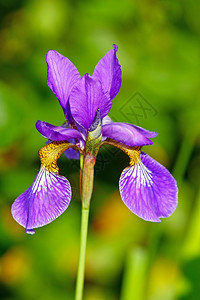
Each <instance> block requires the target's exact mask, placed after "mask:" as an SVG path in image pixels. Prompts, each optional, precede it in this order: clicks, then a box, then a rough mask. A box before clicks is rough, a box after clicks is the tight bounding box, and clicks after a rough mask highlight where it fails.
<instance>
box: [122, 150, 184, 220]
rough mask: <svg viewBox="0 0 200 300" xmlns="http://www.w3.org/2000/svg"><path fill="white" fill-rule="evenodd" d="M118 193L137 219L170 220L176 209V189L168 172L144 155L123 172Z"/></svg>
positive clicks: (173, 180)
mask: <svg viewBox="0 0 200 300" xmlns="http://www.w3.org/2000/svg"><path fill="white" fill-rule="evenodd" d="M119 189H120V194H121V197H122V200H123V202H124V203H125V205H126V206H127V207H128V208H129V209H130V210H131V211H132V212H133V213H134V214H136V215H137V216H138V217H140V218H142V219H144V220H146V221H151V222H160V218H166V217H169V216H170V215H171V214H172V213H173V212H174V210H175V209H176V206H177V194H178V189H177V185H176V181H175V179H174V178H173V176H172V175H171V174H170V172H169V171H168V170H167V169H166V168H165V167H164V166H162V165H161V164H159V163H158V162H157V161H155V160H154V159H152V158H151V157H150V156H148V155H147V154H145V153H141V160H139V161H138V162H137V163H136V164H135V165H133V166H130V167H128V168H126V169H125V170H124V171H123V172H122V175H121V177H120V181H119Z"/></svg>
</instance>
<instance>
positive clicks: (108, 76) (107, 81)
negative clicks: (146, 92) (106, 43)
mask: <svg viewBox="0 0 200 300" xmlns="http://www.w3.org/2000/svg"><path fill="white" fill-rule="evenodd" d="M113 48H114V49H112V50H110V51H108V52H107V53H106V55H105V56H104V57H103V58H102V59H101V60H100V61H99V62H98V64H97V65H96V67H95V69H94V73H93V75H92V78H94V79H97V80H99V81H100V82H101V83H102V86H103V89H104V90H105V91H106V93H108V95H109V96H110V99H111V100H112V99H113V98H114V97H115V96H116V95H117V94H118V92H119V90H120V87H121V81H122V71H121V66H120V64H119V61H118V59H117V55H116V52H117V49H118V47H117V46H116V45H113Z"/></svg>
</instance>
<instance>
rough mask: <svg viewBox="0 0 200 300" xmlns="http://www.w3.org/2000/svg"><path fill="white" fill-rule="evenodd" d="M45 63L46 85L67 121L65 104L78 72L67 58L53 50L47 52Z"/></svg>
mask: <svg viewBox="0 0 200 300" xmlns="http://www.w3.org/2000/svg"><path fill="white" fill-rule="evenodd" d="M46 62H47V84H48V86H49V87H50V89H51V90H52V91H53V93H54V94H55V95H56V97H57V98H58V100H59V102H60V105H61V106H62V108H63V111H64V113H65V115H66V118H67V119H69V118H70V116H68V114H69V108H68V107H67V103H68V99H69V95H70V92H71V90H72V88H73V86H74V85H75V84H76V83H77V81H78V80H79V79H80V75H79V72H78V70H77V69H76V67H75V66H74V65H73V64H72V62H71V61H70V60H69V59H68V58H66V57H64V56H63V55H61V54H60V53H58V52H56V51H54V50H49V51H48V52H47V56H46Z"/></svg>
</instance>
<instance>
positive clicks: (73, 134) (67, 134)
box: [36, 120, 82, 141]
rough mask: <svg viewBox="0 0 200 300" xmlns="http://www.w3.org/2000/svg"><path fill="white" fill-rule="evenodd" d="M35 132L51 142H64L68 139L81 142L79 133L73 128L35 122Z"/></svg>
mask: <svg viewBox="0 0 200 300" xmlns="http://www.w3.org/2000/svg"><path fill="white" fill-rule="evenodd" d="M36 128H37V130H38V131H39V132H40V133H41V134H42V135H43V136H44V137H46V138H47V139H49V140H51V141H64V140H67V141H69V139H73V138H74V139H79V140H82V135H81V133H80V132H79V131H78V130H76V129H73V128H65V127H63V126H54V125H51V124H49V123H46V122H44V121H39V120H38V121H37V123H36Z"/></svg>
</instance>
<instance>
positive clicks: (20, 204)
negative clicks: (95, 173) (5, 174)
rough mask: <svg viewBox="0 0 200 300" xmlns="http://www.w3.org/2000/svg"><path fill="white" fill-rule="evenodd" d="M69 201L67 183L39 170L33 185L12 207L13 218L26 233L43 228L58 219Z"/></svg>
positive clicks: (68, 185) (57, 176) (44, 170)
mask: <svg viewBox="0 0 200 300" xmlns="http://www.w3.org/2000/svg"><path fill="white" fill-rule="evenodd" d="M70 200H71V187H70V184H69V181H68V180H67V179H66V178H65V177H64V176H60V175H58V174H56V173H53V172H50V171H48V170H46V169H45V168H44V167H43V168H41V169H40V171H39V173H38V175H37V176H36V178H35V180H34V182H33V184H32V185H31V186H30V188H29V189H27V190H26V191H25V192H24V193H23V194H21V195H20V196H19V197H18V198H17V199H16V200H15V202H14V203H13V205H12V209H11V211H12V215H13V218H14V219H15V220H16V221H17V222H18V223H19V224H20V225H22V226H23V227H25V228H26V232H27V233H30V234H33V233H34V228H37V227H41V226H44V225H46V224H48V223H50V222H52V221H53V220H55V219H56V218H57V217H59V216H60V215H61V214H62V213H63V212H64V211H65V210H66V209H67V207H68V205H69V203H70Z"/></svg>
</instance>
